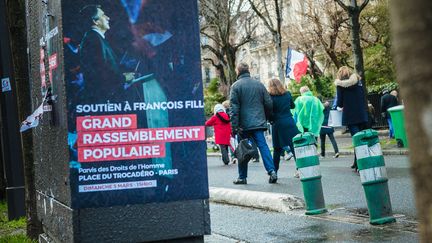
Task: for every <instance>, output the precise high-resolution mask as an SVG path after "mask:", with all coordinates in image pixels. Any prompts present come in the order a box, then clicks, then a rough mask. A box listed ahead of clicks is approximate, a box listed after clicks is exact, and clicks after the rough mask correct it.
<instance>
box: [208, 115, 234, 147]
mask: <svg viewBox="0 0 432 243" xmlns="http://www.w3.org/2000/svg"><path fill="white" fill-rule="evenodd" d="M205 125H206V126H213V127H214V133H215V143H216V144H223V145H230V139H231V124H230V119H229V116H228V114H227V113H225V112H218V113H216V114H215V115H213V116H212V117H210V119H209V120H208V121H206V123H205Z"/></svg>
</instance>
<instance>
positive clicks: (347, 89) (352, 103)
mask: <svg viewBox="0 0 432 243" xmlns="http://www.w3.org/2000/svg"><path fill="white" fill-rule="evenodd" d="M335 85H336V89H337V106H338V107H341V108H343V112H342V125H345V126H347V125H356V124H364V123H367V122H368V114H367V110H366V109H367V108H366V100H365V99H366V98H365V93H364V90H363V84H362V82H361V80H360V77H359V76H358V75H357V74H352V75H351V76H350V77H349V78H348V79H343V80H339V79H336V80H335Z"/></svg>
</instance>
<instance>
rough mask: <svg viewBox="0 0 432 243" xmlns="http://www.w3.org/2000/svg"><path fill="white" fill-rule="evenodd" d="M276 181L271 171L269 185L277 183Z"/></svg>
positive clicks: (274, 173)
mask: <svg viewBox="0 0 432 243" xmlns="http://www.w3.org/2000/svg"><path fill="white" fill-rule="evenodd" d="M277 179H278V177H277V174H276V171H272V172H271V173H270V178H269V183H270V184H274V183H276V182H277Z"/></svg>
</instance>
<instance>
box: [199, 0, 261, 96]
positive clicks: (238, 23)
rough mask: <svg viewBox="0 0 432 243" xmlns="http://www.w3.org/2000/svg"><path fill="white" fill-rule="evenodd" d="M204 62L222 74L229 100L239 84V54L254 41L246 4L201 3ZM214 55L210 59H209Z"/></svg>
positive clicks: (207, 0) (224, 0) (241, 1)
mask: <svg viewBox="0 0 432 243" xmlns="http://www.w3.org/2000/svg"><path fill="white" fill-rule="evenodd" d="M199 4H200V16H201V35H202V36H203V37H204V39H208V40H209V41H206V42H203V43H202V45H201V47H202V49H203V52H204V53H203V60H205V61H209V62H210V63H212V65H213V66H214V67H215V68H216V69H217V70H218V72H219V78H220V81H221V84H222V85H223V86H225V87H224V89H223V90H224V93H225V96H226V95H227V94H228V93H229V90H228V89H229V87H230V86H231V84H232V83H233V82H234V81H235V80H236V73H235V64H236V54H237V51H238V50H239V49H240V47H242V46H243V45H245V44H246V43H248V42H249V41H251V40H252V34H253V30H254V28H253V26H252V25H253V23H252V21H250V18H251V14H250V13H249V11H247V9H245V8H246V6H245V1H244V0H200V2H199ZM208 53H210V55H206V54H208Z"/></svg>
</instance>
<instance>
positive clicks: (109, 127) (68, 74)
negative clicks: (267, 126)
mask: <svg viewBox="0 0 432 243" xmlns="http://www.w3.org/2000/svg"><path fill="white" fill-rule="evenodd" d="M96 2H98V3H100V6H92V5H91V3H89V1H88V0H62V1H50V0H45V1H28V8H27V10H28V16H29V17H28V18H29V21H28V23H29V40H30V41H29V50H30V60H31V77H32V78H31V79H32V81H33V90H32V92H33V101H32V102H33V106H34V107H37V106H38V105H40V104H41V103H42V102H43V97H45V96H46V92H48V91H50V93H51V94H52V96H49V97H48V99H49V100H50V101H48V102H45V104H46V108H45V110H46V111H45V113H44V115H43V119H42V121H41V124H40V125H39V127H37V128H34V129H33V133H34V150H35V152H34V155H35V158H36V161H35V162H36V178H37V183H36V188H37V193H38V209H39V211H38V217H39V218H40V219H41V221H42V224H43V226H44V231H45V234H44V235H42V236H41V238H40V240H41V241H49V240H54V241H55V242H148V241H163V240H170V241H173V242H203V236H204V235H205V234H209V233H210V216H209V206H208V196H209V195H208V181H207V163H206V162H207V161H206V153H205V151H206V145H205V142H204V139H205V136H204V130H205V129H204V126H202V125H203V124H204V109H203V108H204V107H203V93H202V86H201V85H202V79H201V71H200V49H199V48H200V47H199V26H198V10H197V1H195V0H183V1H168V0H157V1H156V0H151V1H111V0H106V1H96ZM135 2H136V3H135Z"/></svg>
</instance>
